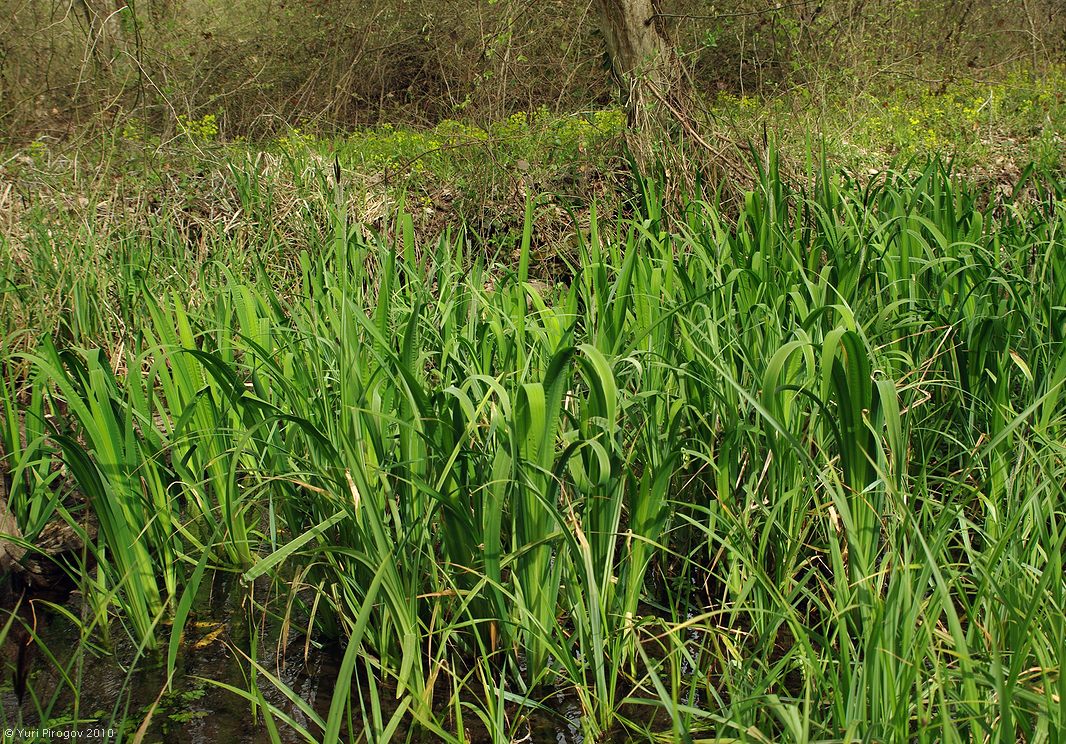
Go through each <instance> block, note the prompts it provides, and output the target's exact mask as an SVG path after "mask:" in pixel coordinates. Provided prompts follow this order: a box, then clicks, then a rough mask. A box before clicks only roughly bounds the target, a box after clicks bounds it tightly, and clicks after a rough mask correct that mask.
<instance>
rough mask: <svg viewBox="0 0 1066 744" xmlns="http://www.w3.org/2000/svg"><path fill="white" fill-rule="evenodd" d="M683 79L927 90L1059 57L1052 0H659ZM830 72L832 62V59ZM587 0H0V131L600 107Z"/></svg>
mask: <svg viewBox="0 0 1066 744" xmlns="http://www.w3.org/2000/svg"><path fill="white" fill-rule="evenodd" d="M660 11H661V13H662V15H663V17H664V20H665V21H666V22H667V26H668V28H670V30H671V33H672V36H673V38H674V41H675V42H676V44H677V47H678V49H679V51H680V53H681V57H682V59H683V60H684V61H685V63H686V68H687V70H688V71H689V73H690V75H691V77H692V81H693V83H694V86H695V88H696V89H697V90H698V91H700V92H702V93H704V94H705V95H706V94H714V93H716V92H728V93H731V94H734V95H745V94H747V95H750V94H752V93H757V92H758V93H769V92H772V91H775V90H789V89H793V88H796V87H805V88H810V89H813V90H814V91H818V90H819V89H822V88H824V87H828V86H832V87H833V88H834V89H840V87H841V86H848V87H850V88H852V89H854V90H855V91H856V92H858V91H860V90H866V89H869V88H871V87H873V88H877V89H879V90H884V89H891V88H892V87H893V86H894V85H895V84H896V83H897V82H900V81H913V80H914V79H918V80H921V81H925V82H927V83H928V84H929V85H931V86H933V87H934V88H936V87H942V86H946V85H950V84H951V83H952V82H953V81H955V80H958V79H960V78H968V77H981V76H987V75H994V74H995V73H996V71H997V70H999V69H1000V68H1002V67H1004V66H1006V65H1009V64H1010V63H1011V62H1012V61H1019V60H1024V61H1033V62H1035V63H1036V64H1041V63H1044V62H1048V61H1055V60H1057V59H1059V58H1060V57H1061V49H1062V46H1063V40H1064V29H1066V21H1064V15H1066V13H1064V10H1063V6H1062V4H1061V3H1057V2H1054V1H1053V0H1006V1H1004V2H977V0H932V1H927V0H922V1H919V0H809V1H808V0H801V1H800V2H778V3H771V2H767V0H736V1H735V2H731V3H710V2H705V1H697V0H675V1H673V2H662V3H661V4H660ZM845 71H846V72H845ZM612 95H613V90H612V82H611V79H610V76H609V74H608V70H607V64H606V60H605V58H604V51H603V43H602V39H601V38H600V37H599V33H598V30H597V26H596V19H595V17H594V14H593V13H592V11H591V10H590V7H589V4H588V3H576V4H574V3H568V2H564V1H563V0H551V1H549V2H530V1H529V0H451V1H449V2H445V3H440V2H430V1H429V0H360V1H358V2H353V1H352V0H233V1H232V2H218V1H217V0H0V132H2V133H3V135H4V136H5V137H6V138H7V139H9V140H16V141H18V140H24V139H26V138H32V137H33V136H40V135H42V134H45V135H51V136H62V135H66V134H69V133H70V132H72V131H75V130H77V129H78V128H80V127H82V126H84V125H85V124H87V123H100V122H104V123H108V124H110V123H112V122H114V121H116V120H118V121H123V120H124V119H125V118H126V117H129V116H131V115H132V113H133V112H136V115H137V116H138V117H143V120H144V123H146V124H147V125H148V126H149V127H150V128H151V129H152V130H154V131H158V132H160V133H163V134H166V133H168V132H169V131H172V130H173V128H174V126H175V122H176V121H177V120H178V117H179V116H186V117H189V118H194V119H195V118H200V117H202V116H204V115H206V114H212V115H215V116H216V117H217V119H218V122H219V126H220V129H221V131H222V132H223V133H224V134H225V135H226V136H228V137H236V136H242V135H245V136H260V135H269V134H272V133H274V132H277V131H281V130H283V129H284V128H286V127H290V126H314V127H315V128H316V129H320V130H329V129H347V128H351V127H353V126H360V125H373V124H377V123H380V122H382V121H393V122H396V123H405V124H420V125H432V124H435V123H437V122H439V121H441V120H444V119H448V118H463V119H465V120H468V121H474V122H487V121H498V120H500V119H502V118H506V117H507V116H509V115H510V114H512V113H514V112H516V111H534V110H537V109H540V108H541V107H544V108H546V109H548V110H550V111H553V112H560V111H574V110H580V109H582V108H587V107H590V106H601V105H604V104H606V103H608V102H609V101H610V100H611V98H612Z"/></svg>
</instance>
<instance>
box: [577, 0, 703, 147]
mask: <svg viewBox="0 0 1066 744" xmlns="http://www.w3.org/2000/svg"><path fill="white" fill-rule="evenodd" d="M595 6H596V10H597V12H598V14H599V18H600V30H601V32H602V33H603V38H604V41H605V42H606V44H607V53H608V55H609V56H610V59H611V72H612V73H613V75H614V77H615V80H616V81H617V82H618V85H619V87H620V88H621V99H622V105H623V106H624V107H625V110H626V117H627V120H628V123H629V126H630V128H631V129H634V130H637V131H642V130H645V131H646V130H648V129H650V128H651V127H652V126H654V125H662V124H663V123H664V122H665V119H667V118H669V116H670V114H671V113H674V114H675V115H676V114H677V113H678V112H679V111H683V109H684V105H683V100H684V96H683V95H681V91H682V86H681V75H680V69H679V64H678V60H677V56H676V55H675V54H674V51H673V49H672V47H671V46H670V44H669V43H668V41H667V39H666V36H665V35H664V33H663V29H662V24H661V23H660V20H659V17H658V15H657V13H656V10H655V5H654V3H653V1H652V0H595ZM671 106H674V107H676V108H677V109H678V111H675V112H670V111H669V107H671ZM663 109H666V110H665V111H664V110H663ZM664 115H665V116H664Z"/></svg>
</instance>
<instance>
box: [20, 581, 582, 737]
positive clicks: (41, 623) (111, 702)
mask: <svg viewBox="0 0 1066 744" xmlns="http://www.w3.org/2000/svg"><path fill="white" fill-rule="evenodd" d="M205 579H206V577H205ZM80 605H81V602H80V595H79V594H78V593H77V592H74V593H73V594H72V595H71V596H70V597H69V598H68V599H67V601H66V602H65V603H64V604H63V605H62V606H61V608H60V607H53V608H49V607H48V606H47V605H46V603H45V602H44V601H37V602H35V606H34V607H33V608H32V611H30V612H27V611H25V609H24V610H23V612H21V613H20V615H21V617H22V619H23V621H24V622H25V623H26V624H27V625H28V626H30V627H32V628H33V629H34V633H35V634H36V640H33V639H32V638H30V637H29V636H28V635H27V634H26V633H24V632H12V633H10V634H9V635H8V637H7V639H6V642H5V648H4V651H5V653H4V659H5V660H6V662H7V663H6V664H5V667H6V668H5V672H4V679H3V682H2V687H0V700H2V705H3V716H4V718H3V727H4V728H12V727H21V728H23V729H27V730H33V729H36V728H40V727H41V726H42V720H43V721H44V722H45V723H44V727H46V728H50V729H52V730H53V731H55V730H66V731H72V730H79V731H82V732H86V731H92V732H93V733H94V735H93V736H90V737H88V738H85V737H84V736H83V737H81V738H79V739H78V740H79V741H94V740H105V741H106V740H116V739H119V738H121V739H123V740H132V739H134V738H136V736H137V734H138V732H140V731H142V730H143V734H144V736H143V739H142V740H143V741H144V742H182V743H189V744H200V743H203V744H214V742H249V743H251V742H262V741H265V740H268V731H267V728H266V727H265V726H264V724H263V720H262V715H261V713H260V712H259V711H255V712H253V705H252V703H251V702H250V701H248V700H246V699H244V698H242V697H241V696H240V695H238V694H236V693H234V692H231V691H229V690H228V689H226V688H225V687H224V686H229V687H232V688H236V689H238V690H245V691H247V690H249V689H251V687H252V685H253V684H255V686H256V687H258V689H259V690H260V692H261V693H262V695H263V698H264V699H265V700H266V701H267V702H268V703H270V704H271V705H273V706H276V707H277V708H278V709H279V710H280V711H282V712H283V713H284V714H285V715H286V716H290V717H291V718H292V719H293V720H294V721H295V722H296V723H297V724H298V725H300V726H303V727H305V728H307V729H308V730H309V731H311V732H312V733H319V732H316V730H315V727H314V725H313V724H312V723H311V722H309V721H308V719H307V717H306V716H305V715H304V713H303V712H302V711H300V709H299V707H298V706H296V705H295V704H293V703H292V701H290V700H289V699H288V698H287V697H286V695H285V694H283V693H282V692H281V691H280V690H279V689H278V688H277V687H276V686H275V685H274V684H273V683H272V682H270V681H269V680H268V679H265V678H264V676H263V675H259V676H258V678H257V679H256V680H255V682H254V683H253V680H252V678H251V674H252V671H251V670H252V665H251V664H250V663H249V661H248V656H249V655H250V654H252V653H254V654H255V656H256V658H257V661H258V663H259V665H260V666H261V667H262V668H263V669H266V670H267V671H269V673H270V674H271V675H274V676H275V677H276V678H277V679H278V680H280V682H281V683H282V684H283V685H284V686H285V687H287V688H288V689H289V690H291V691H292V693H294V694H295V695H297V696H299V697H300V698H301V699H302V700H304V701H306V703H307V704H308V705H309V706H310V707H311V708H312V709H313V710H314V711H315V712H316V713H318V714H319V715H320V716H321V717H322V718H323V719H324V718H325V717H326V715H327V713H328V710H329V706H330V703H331V701H332V695H333V687H334V682H335V680H336V677H337V674H338V670H339V666H340V660H341V650H340V649H338V648H335V647H329V646H325V647H323V646H319V645H317V644H314V643H308V642H307V641H306V637H304V636H302V635H301V634H300V633H299V632H298V631H295V630H290V631H289V634H288V638H287V639H286V640H287V642H286V643H282V642H281V633H280V632H279V628H278V624H277V623H276V622H275V621H271V620H268V618H267V617H266V616H265V614H264V613H262V611H261V610H250V609H249V608H250V607H252V606H253V603H251V602H250V601H249V598H248V589H247V588H246V587H242V586H241V585H240V584H239V582H238V581H237V580H236V579H235V578H234V577H232V576H227V575H222V574H216V575H215V576H213V577H211V580H205V583H204V586H203V587H202V589H201V592H200V595H199V596H198V597H197V601H196V602H195V603H194V607H193V610H192V612H191V614H190V617H189V620H188V622H187V624H186V627H185V630H184V633H183V634H182V643H181V646H180V649H179V652H178V656H177V664H176V669H175V676H174V680H173V684H171V685H170V686H169V689H168V685H167V669H166V653H167V650H166V637H167V636H166V633H165V632H164V633H163V634H162V637H163V640H162V641H161V643H160V646H161V648H160V650H157V651H155V652H151V653H148V654H141V655H140V656H139V658H138V654H137V650H136V648H135V647H134V645H133V644H132V643H131V642H130V641H129V640H128V638H127V637H126V636H125V633H124V631H123V630H122V628H121V627H120V626H118V625H117V624H116V625H114V626H113V627H112V628H111V629H110V631H111V632H110V638H109V639H107V642H106V643H104V642H102V641H101V640H100V639H99V638H98V637H96V636H94V637H93V638H90V639H89V640H88V641H86V639H84V638H83V637H82V633H81V631H80V629H79V626H78V623H77V622H76V621H75V618H77V617H78V616H79V613H80V612H81V607H80ZM26 606H27V603H25V602H24V603H23V607H24V608H25V607H26ZM66 613H70V616H69V617H68V616H67V615H66ZM16 628H17V626H16V625H15V624H13V630H15V629H16ZM20 645H25V649H24V650H23V654H22V657H21V658H20V656H19V648H18V647H19V646H20ZM20 664H21V665H22V667H23V669H22V673H24V674H25V675H26V682H25V690H24V692H23V693H22V695H21V702H20V699H19V697H20V696H19V695H18V694H17V692H16V686H17V682H16V681H14V680H15V678H16V677H17V675H18V674H19V672H18V671H17V668H18V666H19V665H20ZM60 669H63V670H64V671H63V672H60V671H59V670H60ZM74 690H77V694H76V695H75V693H74ZM388 692H389V691H388V690H386V689H384V688H380V687H379V693H380V700H379V703H380V705H381V707H382V710H383V714H384V715H386V716H387V715H389V714H390V713H391V712H392V710H394V709H395V708H394V706H395V703H394V702H393V699H394V696H393V695H390V694H388ZM353 694H354V693H353ZM547 702H548V704H549V705H550V706H552V707H554V708H555V710H554V711H549V712H541V713H537V714H535V715H534V716H532V717H531V718H530V720H529V729H528V731H529V734H530V737H531V738H530V739H528V740H531V741H534V742H559V743H560V744H564V743H568V742H580V741H582V737H581V735H580V733H579V720H578V716H579V708H578V706H577V704H576V701H575V700H573V699H572V698H570V697H569V696H567V695H562V694H559V695H555V696H553V697H552V698H550V699H549V701H547ZM390 708H391V709H390ZM359 710H360V706H359V703H358V701H357V700H355V699H354V698H353V715H357V714H358V711H359ZM353 725H354V727H355V728H356V729H358V728H359V727H360V725H361V724H360V722H359V721H358V720H355V721H353ZM277 728H278V735H279V737H280V738H281V741H282V742H303V741H306V739H304V738H303V737H302V736H301V735H300V734H299V733H297V732H296V731H294V730H293V729H291V728H290V727H288V726H286V725H284V724H282V723H281V722H280V721H279V722H278V727H277ZM97 729H104V730H107V729H110V730H111V731H112V732H113V733H112V735H111V736H108V735H106V734H105V735H100V736H96V735H95V733H96V730H97ZM342 733H343V732H342ZM401 733H403V734H404V736H403V737H402V738H403V739H406V738H407V734H412V735H411V737H410V738H411V740H413V741H435V740H436V739H435V738H433V739H430V738H424V737H420V736H419V735H418V734H417V733H412V732H406V731H403V730H402V729H401ZM356 734H358V732H356ZM468 735H469V736H470V738H471V739H472V740H474V741H479V740H483V739H481V738H479V736H478V732H476V731H469V732H468ZM353 738H356V739H358V735H357V736H356V737H353ZM398 738H399V737H398ZM42 740H45V739H42ZM528 740H527V741H528Z"/></svg>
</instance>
